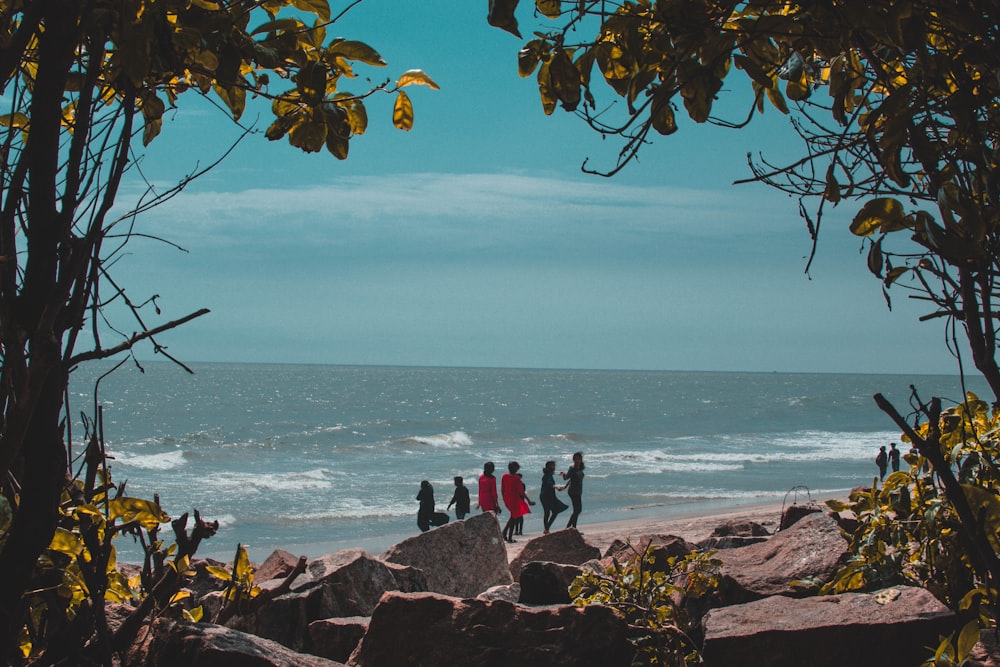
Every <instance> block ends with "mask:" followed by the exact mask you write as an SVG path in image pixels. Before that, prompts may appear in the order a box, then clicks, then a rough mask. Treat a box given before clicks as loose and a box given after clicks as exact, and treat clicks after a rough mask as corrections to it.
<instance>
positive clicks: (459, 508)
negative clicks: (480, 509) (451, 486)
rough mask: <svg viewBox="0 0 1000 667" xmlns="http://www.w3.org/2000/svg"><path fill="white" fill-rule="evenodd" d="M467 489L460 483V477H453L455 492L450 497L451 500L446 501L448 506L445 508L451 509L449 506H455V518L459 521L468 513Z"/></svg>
mask: <svg viewBox="0 0 1000 667" xmlns="http://www.w3.org/2000/svg"><path fill="white" fill-rule="evenodd" d="M469 503H470V500H469V489H467V488H466V487H465V485H464V484H462V478H461V477H456V478H455V493H454V495H452V497H451V502H449V503H448V507H446V508H445V509H449V510H450V509H451V506H452V505H454V506H455V518H456V519H458V520H459V521H461V520H462V519H464V518H465V515H466V514H468V513H469Z"/></svg>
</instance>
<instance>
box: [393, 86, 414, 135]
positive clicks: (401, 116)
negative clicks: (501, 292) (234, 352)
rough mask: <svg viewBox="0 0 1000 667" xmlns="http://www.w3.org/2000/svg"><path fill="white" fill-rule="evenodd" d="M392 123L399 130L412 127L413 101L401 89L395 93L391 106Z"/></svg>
mask: <svg viewBox="0 0 1000 667" xmlns="http://www.w3.org/2000/svg"><path fill="white" fill-rule="evenodd" d="M392 124H393V125H395V126H396V127H398V128H399V129H401V130H407V131H409V130H411V129H413V103H412V102H410V98H409V97H407V95H406V93H404V92H403V91H402V90H401V91H399V92H398V93H397V94H396V103H395V104H394V105H393V107H392Z"/></svg>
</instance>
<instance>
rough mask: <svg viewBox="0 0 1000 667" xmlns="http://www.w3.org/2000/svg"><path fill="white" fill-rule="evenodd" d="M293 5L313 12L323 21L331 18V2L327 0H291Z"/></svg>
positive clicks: (304, 10)
mask: <svg viewBox="0 0 1000 667" xmlns="http://www.w3.org/2000/svg"><path fill="white" fill-rule="evenodd" d="M291 3H292V7H295V8H296V9H299V10H301V11H303V12H309V13H310V14H313V15H314V16H315V17H316V18H318V19H319V20H320V21H322V22H323V23H326V22H328V21H329V20H330V16H331V15H330V3H329V2H327V0H291Z"/></svg>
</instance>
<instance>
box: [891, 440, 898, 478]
mask: <svg viewBox="0 0 1000 667" xmlns="http://www.w3.org/2000/svg"><path fill="white" fill-rule="evenodd" d="M889 465H890V466H892V471H893V472H899V450H898V449H896V443H894V442H890V443H889Z"/></svg>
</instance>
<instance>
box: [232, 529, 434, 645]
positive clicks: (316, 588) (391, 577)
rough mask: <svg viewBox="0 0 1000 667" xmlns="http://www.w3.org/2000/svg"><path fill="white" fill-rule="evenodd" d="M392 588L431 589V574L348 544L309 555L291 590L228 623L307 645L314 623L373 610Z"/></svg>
mask: <svg viewBox="0 0 1000 667" xmlns="http://www.w3.org/2000/svg"><path fill="white" fill-rule="evenodd" d="M389 590H400V591H405V592H413V591H417V590H426V580H425V579H424V576H423V574H422V573H421V572H420V571H419V570H415V569H413V568H409V567H405V566H401V565H395V564H392V563H385V562H383V561H381V560H378V559H376V558H373V557H372V556H370V555H369V554H368V553H366V552H365V551H363V550H361V549H346V550H344V551H338V552H336V553H333V554H326V555H325V556H322V557H320V558H317V559H315V560H313V561H310V562H309V564H308V565H307V566H306V571H305V573H304V574H303V575H302V576H301V577H299V578H298V579H296V580H295V582H294V583H293V584H292V590H291V592H289V593H287V594H285V595H279V596H278V597H276V598H274V599H273V600H271V601H270V602H269V603H268V604H266V605H265V606H264V607H262V608H261V609H259V610H257V611H256V612H254V613H252V614H247V615H245V616H237V617H234V618H232V619H230V620H229V621H227V622H226V625H227V626H228V627H231V628H235V629H237V630H243V631H245V632H250V633H253V634H255V635H258V636H260V637H266V638H267V639H273V640H275V641H277V642H280V643H282V644H284V645H285V646H288V647H289V648H292V649H294V650H297V651H301V650H306V651H308V650H309V633H308V626H309V624H310V623H312V622H313V621H318V620H320V619H325V618H331V617H335V616H338V617H347V616H370V615H371V613H372V610H374V609H375V605H377V604H378V601H379V598H381V596H382V594H383V593H384V592H386V591H389Z"/></svg>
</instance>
